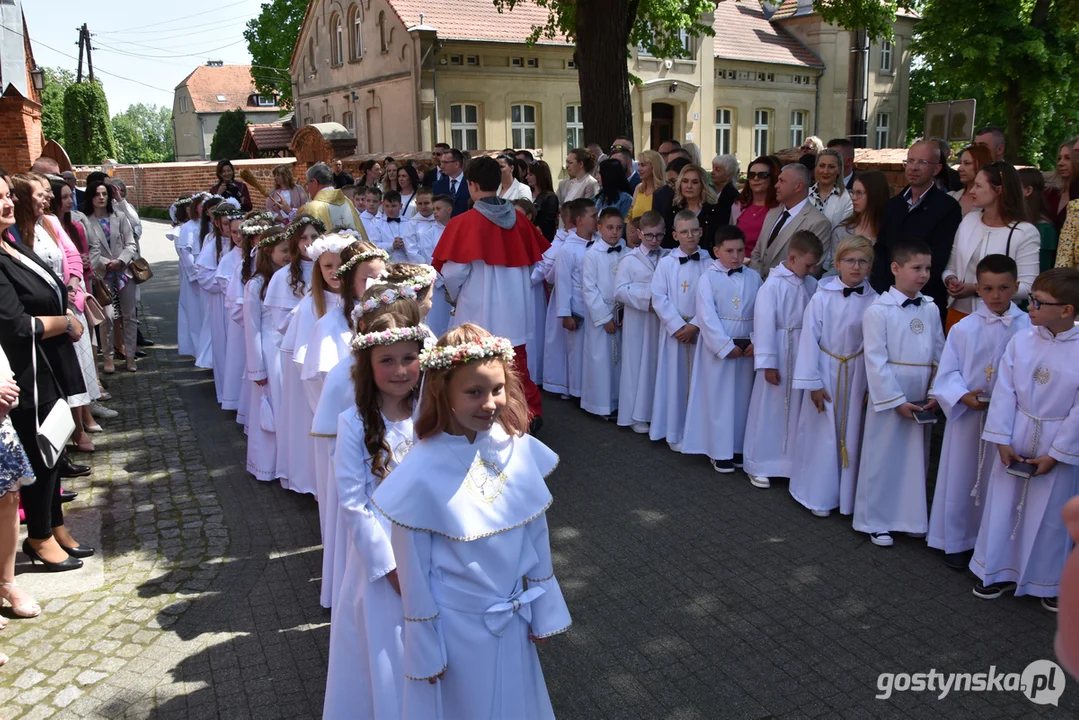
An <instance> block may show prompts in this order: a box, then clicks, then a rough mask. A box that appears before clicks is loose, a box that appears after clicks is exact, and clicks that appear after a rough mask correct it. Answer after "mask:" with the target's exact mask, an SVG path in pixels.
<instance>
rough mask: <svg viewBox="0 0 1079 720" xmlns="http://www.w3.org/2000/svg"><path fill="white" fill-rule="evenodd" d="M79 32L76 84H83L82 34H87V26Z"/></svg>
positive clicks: (79, 29)
mask: <svg viewBox="0 0 1079 720" xmlns="http://www.w3.org/2000/svg"><path fill="white" fill-rule="evenodd" d="M78 31H79V71H78V73H77V74H76V76H75V82H79V83H81V82H82V34H83V33H84V32H86V25H85V24H84V25H83V26H82V27H81V28H78Z"/></svg>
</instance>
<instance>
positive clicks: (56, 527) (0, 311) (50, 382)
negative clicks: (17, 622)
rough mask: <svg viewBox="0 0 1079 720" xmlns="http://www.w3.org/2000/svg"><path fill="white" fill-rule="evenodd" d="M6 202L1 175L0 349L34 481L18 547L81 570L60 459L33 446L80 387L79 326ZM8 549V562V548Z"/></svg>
mask: <svg viewBox="0 0 1079 720" xmlns="http://www.w3.org/2000/svg"><path fill="white" fill-rule="evenodd" d="M11 200H12V198H11V191H10V189H9V185H8V183H7V181H6V180H5V179H3V178H2V177H0V347H2V348H3V351H4V354H5V355H6V356H7V358H8V361H9V362H10V364H11V370H12V373H13V374H14V378H15V381H16V383H17V384H18V404H17V406H13V407H11V409H10V412H9V414H8V417H9V418H10V419H11V424H12V425H13V426H14V428H15V433H16V434H17V435H18V438H19V442H20V443H21V444H22V447H23V449H24V451H25V452H26V455H27V457H28V459H29V460H30V466H31V468H32V469H33V474H34V477H35V478H36V480H35V481H34V482H33V484H31V485H23V486H22V488H21V489H20V494H21V496H22V504H23V510H24V511H25V513H26V529H27V540H26V542H24V543H23V552H25V553H26V554H27V555H28V556H29V557H30V559H31V561H32V562H41V563H42V564H44V565H45V568H46V569H47V570H51V571H62V570H74V569H76V568H80V567H82V560H80V559H79V558H80V557H89V556H90V555H92V554H93V552H94V551H93V549H92V548H86V547H81V546H80V545H79V544H78V542H77V541H76V540H75V539H74V538H73V537H71V533H69V532H68V531H67V528H66V527H64V511H63V505H62V504H61V502H62V501H61V497H60V493H59V491H58V490H59V487H58V485H59V477H60V464H61V463H62V462H63V460H61V463H56V464H54V465H53V466H52V467H49V465H48V464H47V462H46V460H45V458H44V457H43V456H42V454H41V450H40V449H39V446H38V441H37V427H38V422H39V421H40V420H43V419H45V418H46V417H48V414H49V412H50V411H51V410H52V408H53V406H54V405H56V403H57V402H58V401H60V400H62V399H64V398H65V397H67V396H70V395H74V394H76V393H79V392H83V391H85V388H84V387H83V383H82V374H81V372H80V371H79V363H78V359H77V358H76V356H75V348H74V345H73V343H74V342H75V341H77V340H78V339H79V338H80V337H82V333H83V327H82V325H81V324H80V323H79V321H78V320H77V319H75V316H74V313H72V312H71V311H70V310H69V309H68V307H67V303H68V300H67V292H66V291H65V287H64V283H63V282H61V281H60V278H58V277H57V276H56V274H55V273H53V272H52V270H50V269H49V266H48V265H46V264H45V263H44V262H43V261H42V260H41V259H40V258H38V256H37V255H36V254H35V253H34V251H33V250H32V249H31V246H30V245H27V244H26V243H25V242H20V243H16V242H14V240H13V238H12V237H11V234H10V230H11V228H12V227H13V226H14V224H15V213H14V212H13V208H12V202H11ZM31 232H32V231H31ZM31 242H32V241H31ZM3 395H4V397H5V398H7V399H8V403H7V404H8V405H12V404H13V403H12V402H11V401H10V400H11V399H10V395H11V393H10V388H5V391H4V392H3ZM10 494H11V493H6V494H5V495H4V497H3V498H0V506H2V507H3V516H4V518H5V521H6V520H7V519H10V520H11V522H12V523H14V522H17V520H16V518H17V517H18V516H17V514H16V508H17V505H16V504H15V501H14V498H9V497H8V495H10ZM15 530H16V528H15V527H14V525H13V524H12V526H11V527H7V526H5V530H4V533H3V535H4V540H3V541H2V543H3V544H2V545H0V547H2V548H3V551H4V555H5V557H4V558H3V560H4V566H3V568H2V573H3V577H0V580H2V583H0V597H5V595H6V599H7V600H8V601H9V602H11V603H12V604H16V603H18V605H19V607H24V606H27V605H28V604H32V602H33V601H27V598H26V596H25V595H22V594H20V595H16V592H17V588H15V587H14V579H15V578H14V566H13V565H12V566H11V574H10V576H9V575H8V561H7V557H6V556H7V554H8V548H7V547H6V545H7V543H8V542H9V540H8V539H7V538H8V537H9V536H14V537H17V534H16V533H15ZM10 554H11V559H12V560H14V548H11V552H10ZM16 598H20V599H21V600H22V602H20V600H19V599H16ZM38 612H40V610H38ZM19 614H20V615H22V614H23V613H21V612H20V613H19ZM33 614H35V615H36V614H37V613H36V612H35V613H33Z"/></svg>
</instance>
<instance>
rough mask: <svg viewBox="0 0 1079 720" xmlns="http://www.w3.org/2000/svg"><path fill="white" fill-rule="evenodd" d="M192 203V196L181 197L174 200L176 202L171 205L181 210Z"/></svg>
mask: <svg viewBox="0 0 1079 720" xmlns="http://www.w3.org/2000/svg"><path fill="white" fill-rule="evenodd" d="M193 202H195V196H194V195H181V196H180V197H178V198H176V202H174V203H173V205H174V206H175V207H178V208H182V207H187V206H188V205H190V204H191V203H193Z"/></svg>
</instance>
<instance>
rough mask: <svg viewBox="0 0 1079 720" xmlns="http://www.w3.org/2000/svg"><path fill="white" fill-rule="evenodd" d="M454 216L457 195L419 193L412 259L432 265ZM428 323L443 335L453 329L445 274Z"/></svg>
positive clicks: (409, 245)
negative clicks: (443, 232)
mask: <svg viewBox="0 0 1079 720" xmlns="http://www.w3.org/2000/svg"><path fill="white" fill-rule="evenodd" d="M425 213H430V215H429V216H428V215H427V214H425ZM451 217H453V198H451V197H450V196H449V195H439V196H437V197H432V196H431V193H430V192H428V191H426V189H425V188H421V189H420V191H419V192H417V193H416V214H415V215H413V216H412V220H410V221H409V233H408V237H407V238H405V253H406V255H408V261H409V262H411V263H417V264H421V265H430V264H431V260H432V256H433V255H434V252H435V246H436V245H438V241H439V239H441V237H442V231H443V230H445V229H446V225H447V224H449V222H450V218H451ZM424 322H425V323H426V324H427V327H429V328H430V329H431V332H432V333H434V334H435V336H436V337H442V334H443V333H444V332H446V330H447V329H448V328H449V324H450V304H449V303H448V302H447V301H446V290H445V283H444V282H443V281H442V276H441V275H439V276H438V278H437V279H436V280H435V286H434V290H432V291H431V309H430V310H429V311H428V313H427V318H426V320H425V321H424Z"/></svg>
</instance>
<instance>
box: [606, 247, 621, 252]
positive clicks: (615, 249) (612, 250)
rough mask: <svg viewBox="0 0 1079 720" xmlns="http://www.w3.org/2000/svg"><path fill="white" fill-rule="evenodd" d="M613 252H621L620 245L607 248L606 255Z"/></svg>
mask: <svg viewBox="0 0 1079 720" xmlns="http://www.w3.org/2000/svg"><path fill="white" fill-rule="evenodd" d="M613 252H622V246H621V245H612V246H611V247H609V248H607V253H608V254H609V253H613Z"/></svg>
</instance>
